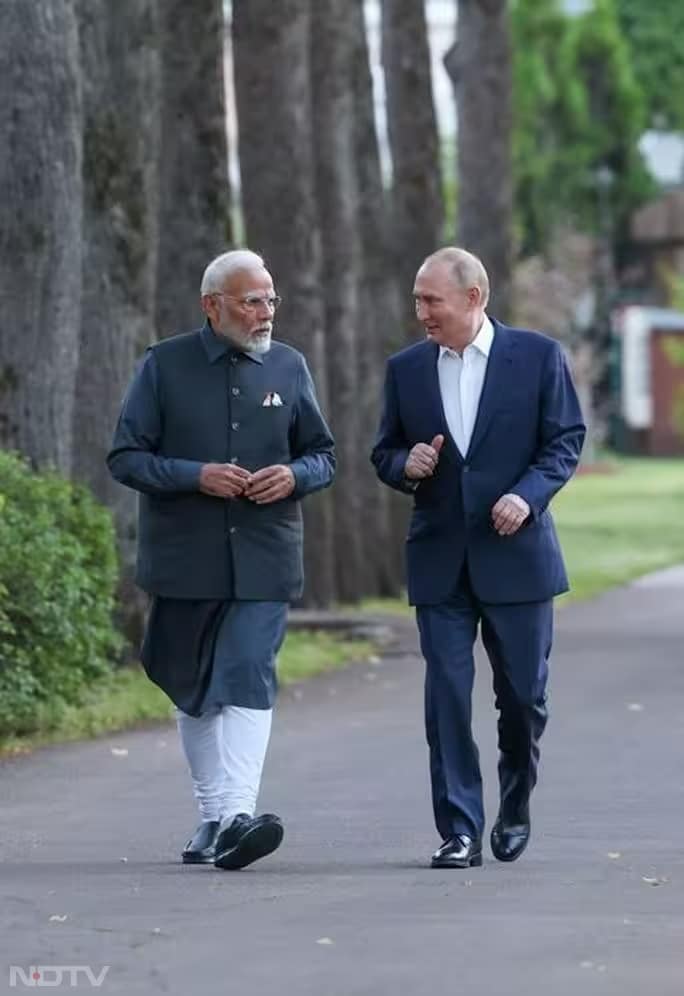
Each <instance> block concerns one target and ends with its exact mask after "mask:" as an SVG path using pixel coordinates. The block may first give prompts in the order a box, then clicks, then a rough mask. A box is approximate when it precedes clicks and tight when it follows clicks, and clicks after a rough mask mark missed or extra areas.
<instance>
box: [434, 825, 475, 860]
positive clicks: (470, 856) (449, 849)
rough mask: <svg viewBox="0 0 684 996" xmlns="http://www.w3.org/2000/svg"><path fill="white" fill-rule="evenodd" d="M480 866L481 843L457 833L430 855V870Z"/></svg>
mask: <svg viewBox="0 0 684 996" xmlns="http://www.w3.org/2000/svg"><path fill="white" fill-rule="evenodd" d="M481 864H482V841H481V840H478V839H475V838H473V837H468V835H467V834H464V833H459V834H456V836H455V837H449V839H448V840H445V841H444V843H443V844H442V846H441V847H440V848H439V850H438V851H435V853H434V854H433V855H432V861H431V862H430V867H431V868H471V867H473V868H474V867H479V865H481Z"/></svg>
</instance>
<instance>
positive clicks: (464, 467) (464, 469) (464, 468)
mask: <svg viewBox="0 0 684 996" xmlns="http://www.w3.org/2000/svg"><path fill="white" fill-rule="evenodd" d="M469 470H470V467H469V466H468V464H467V463H464V464H463V473H464V474H467V473H468V471H469Z"/></svg>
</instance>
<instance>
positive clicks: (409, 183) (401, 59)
mask: <svg viewBox="0 0 684 996" xmlns="http://www.w3.org/2000/svg"><path fill="white" fill-rule="evenodd" d="M382 62H383V67H384V71H385V87H386V91H387V127H388V132H389V142H390V150H391V153H392V169H393V195H394V219H395V223H394V236H393V242H394V253H395V257H394V267H395V272H396V273H397V274H398V276H399V286H400V291H401V299H402V321H403V328H402V333H403V341H404V342H405V341H406V340H407V339H412V338H414V337H416V336H417V334H418V332H417V329H418V323H417V322H416V315H415V308H414V305H413V298H412V296H411V292H412V290H413V281H414V279H415V276H416V271H417V269H418V267H419V266H420V264H421V263H422V262H423V260H424V259H425V257H426V256H427V255H429V254H430V253H431V252H434V251H435V249H437V248H438V247H439V246H440V245H442V243H443V238H444V235H443V226H444V205H443V200H442V178H441V166H440V147H439V136H438V134H437V119H436V116H435V108H434V103H433V98H432V81H431V76H430V51H429V47H428V37H427V25H426V21H425V9H424V3H423V0H382Z"/></svg>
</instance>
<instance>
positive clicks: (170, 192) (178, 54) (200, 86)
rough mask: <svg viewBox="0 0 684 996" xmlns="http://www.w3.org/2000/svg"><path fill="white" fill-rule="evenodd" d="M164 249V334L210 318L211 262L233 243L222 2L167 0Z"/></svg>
mask: <svg viewBox="0 0 684 996" xmlns="http://www.w3.org/2000/svg"><path fill="white" fill-rule="evenodd" d="M159 11H160V39H161V74H162V87H161V129H162V139H161V141H162V150H161V158H160V210H159V253H158V264H157V309H156V324H157V330H158V334H159V336H160V337H164V336H167V335H173V334H175V333H176V332H184V331H188V330H189V329H192V328H196V327H197V326H198V325H201V324H202V322H203V316H202V312H201V309H200V304H199V300H200V290H199V289H200V281H201V278H202V273H203V271H204V268H205V266H206V265H207V263H209V262H210V261H211V260H212V259H213V258H214V257H215V256H217V255H218V254H219V253H221V252H225V251H226V250H228V249H229V248H230V247H231V243H232V226H231V219H230V203H231V198H230V185H229V180H228V164H227V136H226V113H225V92H224V73H223V44H224V23H223V3H222V0H192V3H189V2H188V0H163V2H162V3H160V5H159Z"/></svg>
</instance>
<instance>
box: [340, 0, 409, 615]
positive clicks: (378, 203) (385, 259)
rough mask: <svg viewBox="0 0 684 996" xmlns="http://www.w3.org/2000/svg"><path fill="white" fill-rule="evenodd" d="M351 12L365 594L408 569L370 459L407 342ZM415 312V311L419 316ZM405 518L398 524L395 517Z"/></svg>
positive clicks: (387, 589)
mask: <svg viewBox="0 0 684 996" xmlns="http://www.w3.org/2000/svg"><path fill="white" fill-rule="evenodd" d="M349 17H350V20H351V26H352V28H353V31H354V48H355V54H354V63H355V65H354V72H353V78H354V121H355V124H354V133H355V145H354V152H355V158H356V168H357V184H358V202H357V203H358V228H359V233H360V235H361V252H362V268H361V277H360V291H359V293H360V297H359V302H360V318H359V326H358V331H359V335H358V337H357V353H358V361H359V390H358V396H359V405H360V420H359V422H360V425H359V430H360V431H359V440H358V446H357V458H358V471H357V473H358V481H359V488H360V491H361V501H362V504H363V508H364V515H363V518H362V520H361V523H360V528H361V530H362V533H363V547H364V550H365V552H366V559H367V562H368V564H369V571H368V576H367V578H366V583H367V591H366V592H364V594H370V595H376V594H377V595H384V596H396V595H399V593H400V590H401V583H402V574H403V550H402V543H401V542H400V537H399V535H397V534H398V533H399V531H401V533H402V536H401V538H402V539H403V535H404V534H405V530H404V525H405V524H404V521H403V516H401V517H399V516H398V515H397V514H395V513H396V505H397V503H400V508H401V511H402V512H403V511H404V508H403V506H404V505H405V504H406V503H405V502H404V501H402V500H401V497H400V496H399V495H396V496H395V495H394V493H393V492H392V491H390V489H389V488H386V487H384V486H383V485H382V484H380V482H379V481H378V480H377V478H376V476H375V473H373V471H372V468H371V466H370V462H369V460H368V454H369V452H370V450H371V448H372V442H373V437H374V435H375V431H376V428H377V423H378V407H379V399H380V396H381V391H382V374H383V369H384V364H385V360H386V358H387V356H388V354H389V353H390V352H392V350H393V349H394V348H395V347H396V346H397V345H399V344H401V342H402V338H403V336H402V334H401V332H402V326H401V317H400V315H401V306H400V298H399V287H398V279H397V273H396V271H395V264H396V259H395V256H394V247H393V244H392V232H391V227H390V218H389V204H388V200H387V197H386V194H385V190H384V188H383V182H382V172H381V166H380V152H379V148H378V135H377V129H376V122H375V109H374V101H373V81H372V76H371V70H370V63H369V55H368V44H367V38H366V25H365V19H364V11H363V0H352V2H351V4H350V7H349ZM414 317H415V316H414ZM397 518H399V525H398V527H395V525H394V524H395V519H397Z"/></svg>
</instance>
